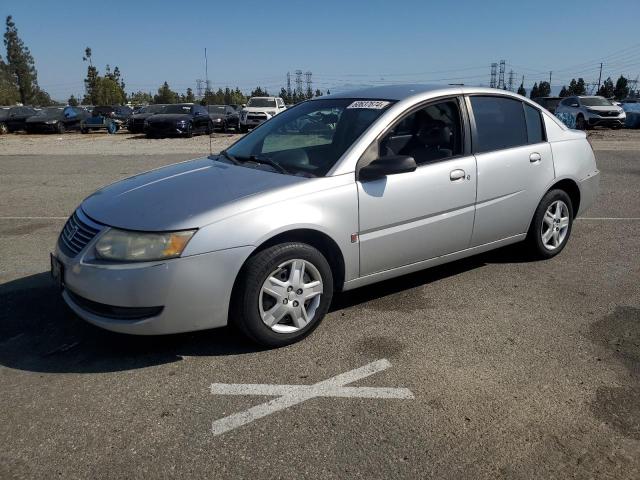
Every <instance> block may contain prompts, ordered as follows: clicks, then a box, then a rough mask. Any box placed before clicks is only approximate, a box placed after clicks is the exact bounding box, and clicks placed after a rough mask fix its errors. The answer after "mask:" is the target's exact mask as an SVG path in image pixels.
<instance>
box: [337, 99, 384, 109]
mask: <svg viewBox="0 0 640 480" xmlns="http://www.w3.org/2000/svg"><path fill="white" fill-rule="evenodd" d="M389 103H390V102H387V101H386V100H356V101H355V102H353V103H352V104H351V105H349V106H348V107H347V108H370V109H373V110H382V109H383V108H384V107H386V106H387V105H389Z"/></svg>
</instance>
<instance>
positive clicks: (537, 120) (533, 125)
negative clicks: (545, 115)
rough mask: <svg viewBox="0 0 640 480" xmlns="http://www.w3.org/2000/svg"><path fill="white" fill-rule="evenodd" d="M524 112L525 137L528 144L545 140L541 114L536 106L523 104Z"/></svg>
mask: <svg viewBox="0 0 640 480" xmlns="http://www.w3.org/2000/svg"><path fill="white" fill-rule="evenodd" d="M524 114H525V117H526V120H527V139H528V141H529V144H533V143H542V142H544V141H545V140H546V138H545V134H544V125H543V123H542V116H541V115H540V112H539V111H538V109H537V108H533V107H532V106H531V105H527V104H526V103H525V104H524Z"/></svg>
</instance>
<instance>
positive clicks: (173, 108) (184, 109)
mask: <svg viewBox="0 0 640 480" xmlns="http://www.w3.org/2000/svg"><path fill="white" fill-rule="evenodd" d="M189 112H191V105H167V106H166V107H165V108H164V111H163V112H162V113H189Z"/></svg>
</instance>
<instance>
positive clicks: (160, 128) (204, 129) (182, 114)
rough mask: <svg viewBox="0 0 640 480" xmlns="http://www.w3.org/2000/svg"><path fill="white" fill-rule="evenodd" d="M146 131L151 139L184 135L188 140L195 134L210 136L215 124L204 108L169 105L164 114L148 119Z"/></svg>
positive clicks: (145, 126) (145, 123) (189, 105)
mask: <svg viewBox="0 0 640 480" xmlns="http://www.w3.org/2000/svg"><path fill="white" fill-rule="evenodd" d="M144 131H145V133H146V134H147V137H149V138H153V137H166V136H169V135H184V136H185V137H187V138H188V137H191V136H193V134H195V133H206V134H210V133H211V132H213V124H212V123H211V119H210V118H209V114H208V112H207V110H206V108H204V107H203V106H201V105H193V104H190V103H178V104H175V105H167V106H166V107H165V109H164V111H163V112H162V113H158V114H155V115H152V116H150V117H149V118H147V120H145V122H144Z"/></svg>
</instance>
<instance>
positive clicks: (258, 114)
mask: <svg viewBox="0 0 640 480" xmlns="http://www.w3.org/2000/svg"><path fill="white" fill-rule="evenodd" d="M286 109H287V107H286V106H285V104H284V101H283V100H282V98H280V97H251V98H250V99H249V101H248V102H247V106H246V107H244V108H243V109H242V112H241V113H240V131H242V132H243V133H244V132H247V131H248V130H249V129H250V128H254V127H257V126H258V125H260V124H261V123H262V122H264V121H266V120H269V119H270V118H272V117H275V116H276V115H277V114H278V113H280V112H284V111H285V110H286Z"/></svg>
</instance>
